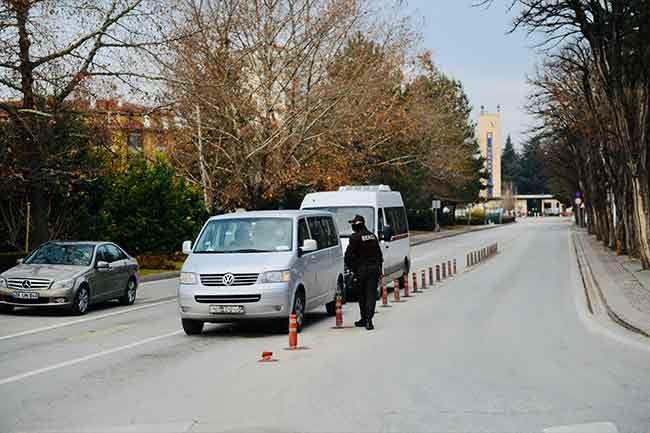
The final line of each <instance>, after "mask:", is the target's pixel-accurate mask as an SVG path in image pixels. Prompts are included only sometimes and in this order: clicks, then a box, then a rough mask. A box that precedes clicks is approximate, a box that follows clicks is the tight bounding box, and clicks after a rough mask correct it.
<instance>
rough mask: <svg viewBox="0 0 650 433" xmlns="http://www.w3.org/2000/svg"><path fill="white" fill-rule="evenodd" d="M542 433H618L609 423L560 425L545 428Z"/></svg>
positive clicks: (614, 426)
mask: <svg viewBox="0 0 650 433" xmlns="http://www.w3.org/2000/svg"><path fill="white" fill-rule="evenodd" d="M543 431H544V433H586V432H589V433H618V429H617V428H616V425H614V424H612V423H611V422H594V423H590V424H573V425H561V426H555V427H549V428H545V429H544V430H543Z"/></svg>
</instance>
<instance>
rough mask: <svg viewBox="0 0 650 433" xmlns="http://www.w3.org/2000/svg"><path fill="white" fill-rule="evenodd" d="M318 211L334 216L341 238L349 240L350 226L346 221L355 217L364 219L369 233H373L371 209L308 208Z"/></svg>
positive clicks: (372, 213)
mask: <svg viewBox="0 0 650 433" xmlns="http://www.w3.org/2000/svg"><path fill="white" fill-rule="evenodd" d="M310 209H318V210H323V211H326V212H331V213H333V214H334V219H335V220H336V225H337V226H338V229H339V236H340V237H342V238H349V237H350V235H352V226H351V225H350V223H349V222H348V221H350V220H351V219H352V218H354V216H355V215H361V216H362V217H364V218H365V219H366V227H367V228H368V230H370V231H371V232H374V231H375V209H374V208H372V207H360V206H332V207H318V208H310Z"/></svg>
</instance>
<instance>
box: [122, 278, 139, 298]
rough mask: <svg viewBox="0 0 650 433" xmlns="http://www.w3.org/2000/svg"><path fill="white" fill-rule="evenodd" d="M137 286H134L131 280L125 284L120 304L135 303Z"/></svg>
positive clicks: (133, 281)
mask: <svg viewBox="0 0 650 433" xmlns="http://www.w3.org/2000/svg"><path fill="white" fill-rule="evenodd" d="M137 289H138V286H137V284H135V280H134V279H133V278H130V279H129V282H128V283H126V289H125V290H124V295H122V297H121V298H120V304H122V305H133V303H134V302H135V296H136V293H137Z"/></svg>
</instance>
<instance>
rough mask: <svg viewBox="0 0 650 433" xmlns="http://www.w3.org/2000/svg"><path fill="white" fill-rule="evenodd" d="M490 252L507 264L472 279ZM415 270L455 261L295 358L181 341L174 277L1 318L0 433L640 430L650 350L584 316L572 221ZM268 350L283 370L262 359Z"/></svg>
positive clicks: (307, 334) (212, 338)
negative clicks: (422, 287)
mask: <svg viewBox="0 0 650 433" xmlns="http://www.w3.org/2000/svg"><path fill="white" fill-rule="evenodd" d="M495 241H498V242H499V245H500V247H501V251H500V254H499V255H497V256H496V257H493V258H491V259H489V260H488V261H486V262H485V263H483V264H481V265H479V266H477V267H474V268H472V269H470V270H466V269H465V268H464V263H465V253H466V252H467V251H468V250H470V249H472V248H479V247H482V246H487V245H488V244H490V243H492V242H495ZM413 257H414V264H415V266H416V267H418V268H421V267H423V266H429V265H432V264H435V263H439V262H441V261H442V260H448V259H453V258H456V259H457V263H458V269H459V273H458V275H457V276H456V277H454V278H452V279H449V280H447V281H445V282H444V283H443V284H441V285H439V286H436V287H435V288H432V289H428V290H426V291H425V292H424V293H422V294H419V295H417V296H415V297H413V298H410V299H408V302H404V303H400V304H396V305H394V306H393V307H391V308H378V309H377V310H378V314H377V316H376V320H375V325H376V329H375V330H374V331H372V332H369V331H366V330H365V329H357V328H348V329H343V330H334V329H332V328H331V327H332V326H333V325H334V319H333V318H329V317H327V316H326V314H325V311H324V308H323V309H322V311H315V312H312V313H311V314H310V315H309V322H308V324H307V326H306V328H305V330H304V331H303V333H302V334H300V337H299V339H300V340H299V343H300V344H301V345H302V346H306V347H308V349H305V350H299V351H293V352H289V351H285V350H283V348H284V347H286V345H287V336H286V335H285V334H284V333H277V332H276V333H273V332H270V331H268V330H267V329H266V328H265V327H264V325H245V326H244V325H237V326H230V325H209V326H206V331H205V332H204V334H203V335H201V336H199V337H187V336H185V335H184V334H183V333H182V331H181V328H180V323H179V318H178V314H177V311H176V309H177V307H176V304H175V301H174V299H173V296H174V294H175V284H176V281H175V280H166V281H159V282H153V283H146V284H143V285H142V286H141V287H140V291H139V299H138V301H137V302H136V304H135V305H134V306H131V307H120V306H114V305H110V304H107V305H102V306H100V307H98V308H94V309H93V310H92V311H91V312H90V313H89V314H88V315H86V316H83V317H71V316H65V315H62V314H60V313H57V312H42V311H35V310H31V311H30V310H18V312H17V313H14V314H11V315H0V401H1V404H0V431H2V432H12V431H21V432H31V431H115V432H121V431H124V432H137V431H158V432H166V431H228V432H239V431H241V432H244V431H247V432H248V431H265V432H280V431H309V432H312V431H313V432H322V431H341V432H344V431H345V432H348V431H391V432H392V431H395V432H398V431H400V432H401V431H437V432H438V431H439V432H482V431H503V432H543V431H547V432H559V431H575V432H578V431H590V432H598V431H602V432H616V431H618V432H650V345H649V342H648V340H647V339H646V340H644V339H642V338H641V337H638V336H636V335H633V334H631V333H630V332H629V331H626V330H623V329H621V328H619V327H617V326H616V325H614V324H612V323H609V322H605V321H600V319H595V318H593V317H590V316H589V315H588V313H587V312H586V304H585V300H584V295H583V288H582V287H581V285H580V284H581V283H580V279H579V276H578V270H577V266H576V263H575V257H574V253H573V250H572V248H571V244H570V241H569V222H568V221H567V220H560V219H530V220H528V221H523V222H519V223H517V224H515V225H510V226H507V227H503V228H497V229H494V230H487V231H481V232H476V233H471V234H467V235H461V236H456V237H452V238H447V239H442V240H438V241H435V242H432V243H428V244H423V245H419V246H416V247H414V248H413ZM357 318H358V312H357V308H356V307H355V306H353V305H346V306H345V308H344V320H345V322H346V324H348V325H350V324H351V323H352V321H354V320H356V319H357ZM264 350H270V351H273V352H274V357H275V358H276V359H278V361H277V362H271V363H259V362H257V361H258V358H259V356H260V353H261V352H262V351H264Z"/></svg>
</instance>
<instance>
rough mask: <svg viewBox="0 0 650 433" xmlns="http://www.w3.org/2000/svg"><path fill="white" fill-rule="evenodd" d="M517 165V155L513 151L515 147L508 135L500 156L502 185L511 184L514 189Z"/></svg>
mask: <svg viewBox="0 0 650 433" xmlns="http://www.w3.org/2000/svg"><path fill="white" fill-rule="evenodd" d="M518 163H519V155H517V152H516V151H515V147H514V145H513V144H512V138H511V137H510V134H508V138H507V139H506V145H505V146H504V148H503V154H502V155H501V178H502V180H503V183H504V184H505V183H508V182H513V183H514V184H515V185H513V186H514V188H515V189H516V187H517V185H516V179H517V165H518Z"/></svg>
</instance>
